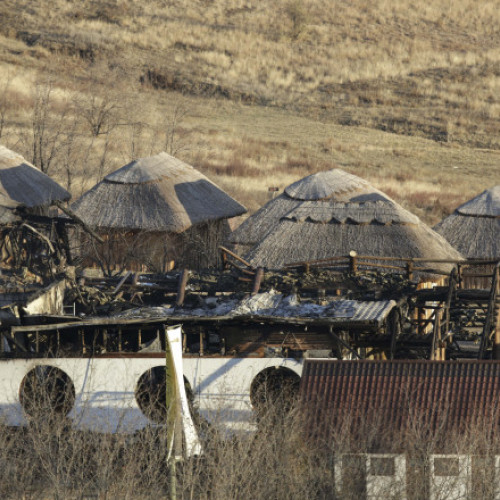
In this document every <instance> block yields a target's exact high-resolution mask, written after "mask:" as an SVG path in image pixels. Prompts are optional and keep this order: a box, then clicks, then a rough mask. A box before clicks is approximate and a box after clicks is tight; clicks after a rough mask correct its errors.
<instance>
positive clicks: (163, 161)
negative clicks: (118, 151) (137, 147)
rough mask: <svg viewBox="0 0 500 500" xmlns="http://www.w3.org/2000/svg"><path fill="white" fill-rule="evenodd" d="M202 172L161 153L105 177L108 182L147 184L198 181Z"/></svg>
mask: <svg viewBox="0 0 500 500" xmlns="http://www.w3.org/2000/svg"><path fill="white" fill-rule="evenodd" d="M200 176H201V174H200V172H198V171H197V170H196V169H194V168H193V167H192V166H191V165H188V164H187V163H184V162H183V161H182V160H179V159H177V158H174V157H173V156H171V155H169V154H168V153H164V152H162V153H159V154H157V155H155V156H149V157H147V158H138V159H136V160H133V161H131V162H130V163H127V165H125V166H123V167H122V168H120V169H118V170H116V171H115V172H113V173H111V174H109V175H107V176H106V177H105V180H106V181H109V182H117V183H120V184H143V183H146V182H154V181H160V180H162V179H169V180H171V181H173V182H178V181H180V180H181V179H186V180H189V179H190V178H191V177H192V178H193V179H195V178H196V179H198V178H199V177H200Z"/></svg>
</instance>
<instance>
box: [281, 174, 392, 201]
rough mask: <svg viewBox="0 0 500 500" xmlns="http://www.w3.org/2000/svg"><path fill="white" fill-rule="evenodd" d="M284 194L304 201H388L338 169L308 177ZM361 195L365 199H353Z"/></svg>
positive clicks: (363, 181)
mask: <svg viewBox="0 0 500 500" xmlns="http://www.w3.org/2000/svg"><path fill="white" fill-rule="evenodd" d="M285 193H286V194H287V195H288V196H289V197H290V198H293V199H294V200H304V201H319V200H329V199H331V200H334V201H374V200H376V199H380V198H381V197H382V198H384V199H389V198H388V197H387V196H386V195H384V194H383V193H382V192H380V191H378V190H377V189H375V188H374V187H373V186H371V185H370V183H368V182H367V181H365V180H364V179H361V178H360V177H357V176H356V175H353V174H349V173H348V172H344V170H341V169H340V168H334V169H332V170H326V171H324V172H318V173H316V174H312V175H308V176H307V177H304V178H303V179H300V180H298V181H297V182H294V183H293V184H290V185H289V186H288V187H286V188H285ZM368 194H371V195H372V198H370V199H367V198H366V195H368ZM361 195H365V197H364V198H362V199H358V200H355V199H353V198H356V197H359V196H361Z"/></svg>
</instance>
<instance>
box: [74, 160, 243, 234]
mask: <svg viewBox="0 0 500 500" xmlns="http://www.w3.org/2000/svg"><path fill="white" fill-rule="evenodd" d="M72 208H73V210H74V211H75V213H76V214H77V215H78V216H79V217H81V218H82V219H83V220H84V221H85V222H86V223H87V224H88V225H90V226H93V227H97V228H103V229H123V230H143V231H165V232H174V233H180V232H182V231H185V230H186V229H188V228H189V227H191V226H193V225H195V224H199V223H201V222H208V221H212V220H217V219H223V218H229V217H235V216H237V215H241V214H243V213H245V212H246V209H245V207H244V206H242V205H240V204H239V203H238V202H237V201H235V200H234V199H233V198H231V197H230V196H229V195H228V194H226V193H225V192H224V191H222V190H221V189H220V188H219V187H217V186H216V185H215V184H214V183H213V182H212V181H210V180H209V179H208V178H207V177H205V176H204V175H202V174H201V173H200V172H198V171H197V170H196V169H194V168H193V167H191V166H190V165H188V164H186V163H184V162H182V161H181V160H178V159H176V158H174V157H173V156H170V155H169V154H167V153H160V154H158V155H156V156H151V157H148V158H141V159H139V160H134V161H132V162H130V163H129V164H127V165H125V166H124V167H122V168H120V169H119V170H117V171H116V172H113V173H112V174H109V175H108V176H106V177H105V178H104V179H103V181H101V182H99V183H98V184H96V185H95V186H94V187H93V188H92V189H91V190H90V191H88V192H86V193H85V194H84V195H83V196H82V197H81V198H80V199H78V200H77V201H76V202H75V203H74V204H73V206H72Z"/></svg>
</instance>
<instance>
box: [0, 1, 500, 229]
mask: <svg viewBox="0 0 500 500" xmlns="http://www.w3.org/2000/svg"><path fill="white" fill-rule="evenodd" d="M0 21H1V22H0V143H2V144H3V145H5V146H7V147H9V148H11V149H13V150H15V151H17V152H19V153H21V154H23V155H24V156H25V157H26V158H27V159H28V160H30V161H32V162H33V163H34V164H36V165H37V166H39V167H40V168H42V169H43V170H44V171H46V172H47V173H48V174H49V175H51V176H53V177H54V178H56V179H57V180H58V181H59V182H61V184H63V185H64V186H65V187H67V188H69V189H70V190H71V192H72V193H73V196H74V197H78V196H79V195H80V194H81V193H82V192H83V191H84V190H86V189H88V188H90V187H91V186H92V185H93V184H94V183H95V182H98V181H99V180H100V179H102V177H103V176H104V175H106V174H107V173H109V172H111V171H113V170H115V169H117V168H119V167H120V166H122V165H124V164H125V163H127V162H128V161H130V160H131V159H133V158H137V157H141V156H146V155H150V154H155V153H157V152H159V151H162V150H165V151H167V152H170V153H172V154H174V155H175V156H178V157H179V158H181V159H183V160H185V161H187V162H188V163H190V164H192V165H193V166H195V167H196V168H198V169H200V170H201V171H202V172H203V173H205V174H206V175H208V176H209V177H210V178H211V179H212V180H213V181H215V182H216V183H218V184H219V185H221V186H222V187H223V188H224V189H226V190H227V191H228V192H229V193H230V194H231V195H233V196H234V197H235V198H236V199H238V200H239V201H241V202H242V203H244V204H245V205H246V206H247V207H248V208H249V210H250V211H254V210H255V209H257V208H258V207H259V206H261V205H262V204H263V203H264V202H265V201H266V200H267V199H268V198H269V196H270V193H269V192H268V188H269V187H278V188H280V189H282V188H284V187H285V186H286V185H288V184H289V183H291V182H293V181H295V180H297V179H299V178H301V177H303V176H304V175H307V174H309V173H314V172H316V171H319V170H323V169H328V168H333V167H335V166H339V167H341V168H344V169H345V170H347V171H349V172H352V173H354V174H356V175H360V176H361V177H364V178H366V179H368V180H369V181H371V182H372V183H373V184H374V185H375V186H376V187H378V188H379V189H381V190H383V191H385V192H387V193H388V194H389V195H390V196H392V197H393V198H394V199H396V201H398V202H400V203H402V204H403V205H404V206H405V207H406V208H409V209H410V210H412V211H414V212H415V213H416V214H417V215H419V216H420V217H421V218H422V219H423V220H424V221H425V222H427V223H429V224H434V223H436V222H438V221H439V220H440V219H441V218H442V217H443V216H444V215H446V214H448V213H449V212H450V211H452V210H453V209H454V208H455V207H456V206H457V205H459V204H460V203H462V202H464V201H466V200H467V199H469V198H471V197H472V196H474V195H476V194H477V193H479V192H481V191H482V190H484V189H486V188H488V187H491V186H493V185H495V184H498V183H500V161H499V160H500V92H499V89H500V10H499V9H498V8H497V3H496V2H493V1H490V2H489V1H484V2H480V3H478V2H475V1H472V0H456V1H454V2H451V1H449V0H438V1H431V0H422V1H421V2H417V3H415V2H408V1H404V0H394V1H387V0H372V1H367V0H355V1H352V2H342V1H340V0H329V1H327V2H319V1H318V0H287V1H283V0H279V1H276V2H271V1H268V0H261V1H255V0H248V1H244V0H200V1H193V2H180V1H175V0H174V1H164V0H143V1H140V2H139V1H137V0H109V1H100V0H81V1H78V2H76V1H72V0H54V1H50V2H49V1H48V0H41V1H39V2H36V3H33V2H31V1H28V0H3V1H2V2H1V3H0Z"/></svg>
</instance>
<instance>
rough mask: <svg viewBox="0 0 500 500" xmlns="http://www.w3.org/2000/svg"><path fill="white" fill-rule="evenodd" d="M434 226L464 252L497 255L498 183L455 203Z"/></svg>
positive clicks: (499, 232) (499, 223)
mask: <svg viewBox="0 0 500 500" xmlns="http://www.w3.org/2000/svg"><path fill="white" fill-rule="evenodd" d="M434 229H435V230H436V231H437V232H438V233H439V234H441V235H442V236H444V237H445V238H446V239H447V240H448V241H449V243H450V244H451V245H452V246H453V247H455V248H456V249H457V250H458V251H459V252H461V253H462V254H463V255H464V256H466V257H469V258H499V257H500V185H498V186H495V187H493V188H491V189H487V190H486V191H483V192H482V193H481V194H480V195H478V196H476V197H475V198H473V199H472V200H469V201H468V202H466V203H464V204H463V205H461V206H460V207H458V208H457V209H456V210H455V211H454V212H453V213H452V214H451V215H450V216H448V217H446V218H445V219H443V220H442V221H441V222H440V223H439V224H437V225H436V226H435V227H434Z"/></svg>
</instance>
